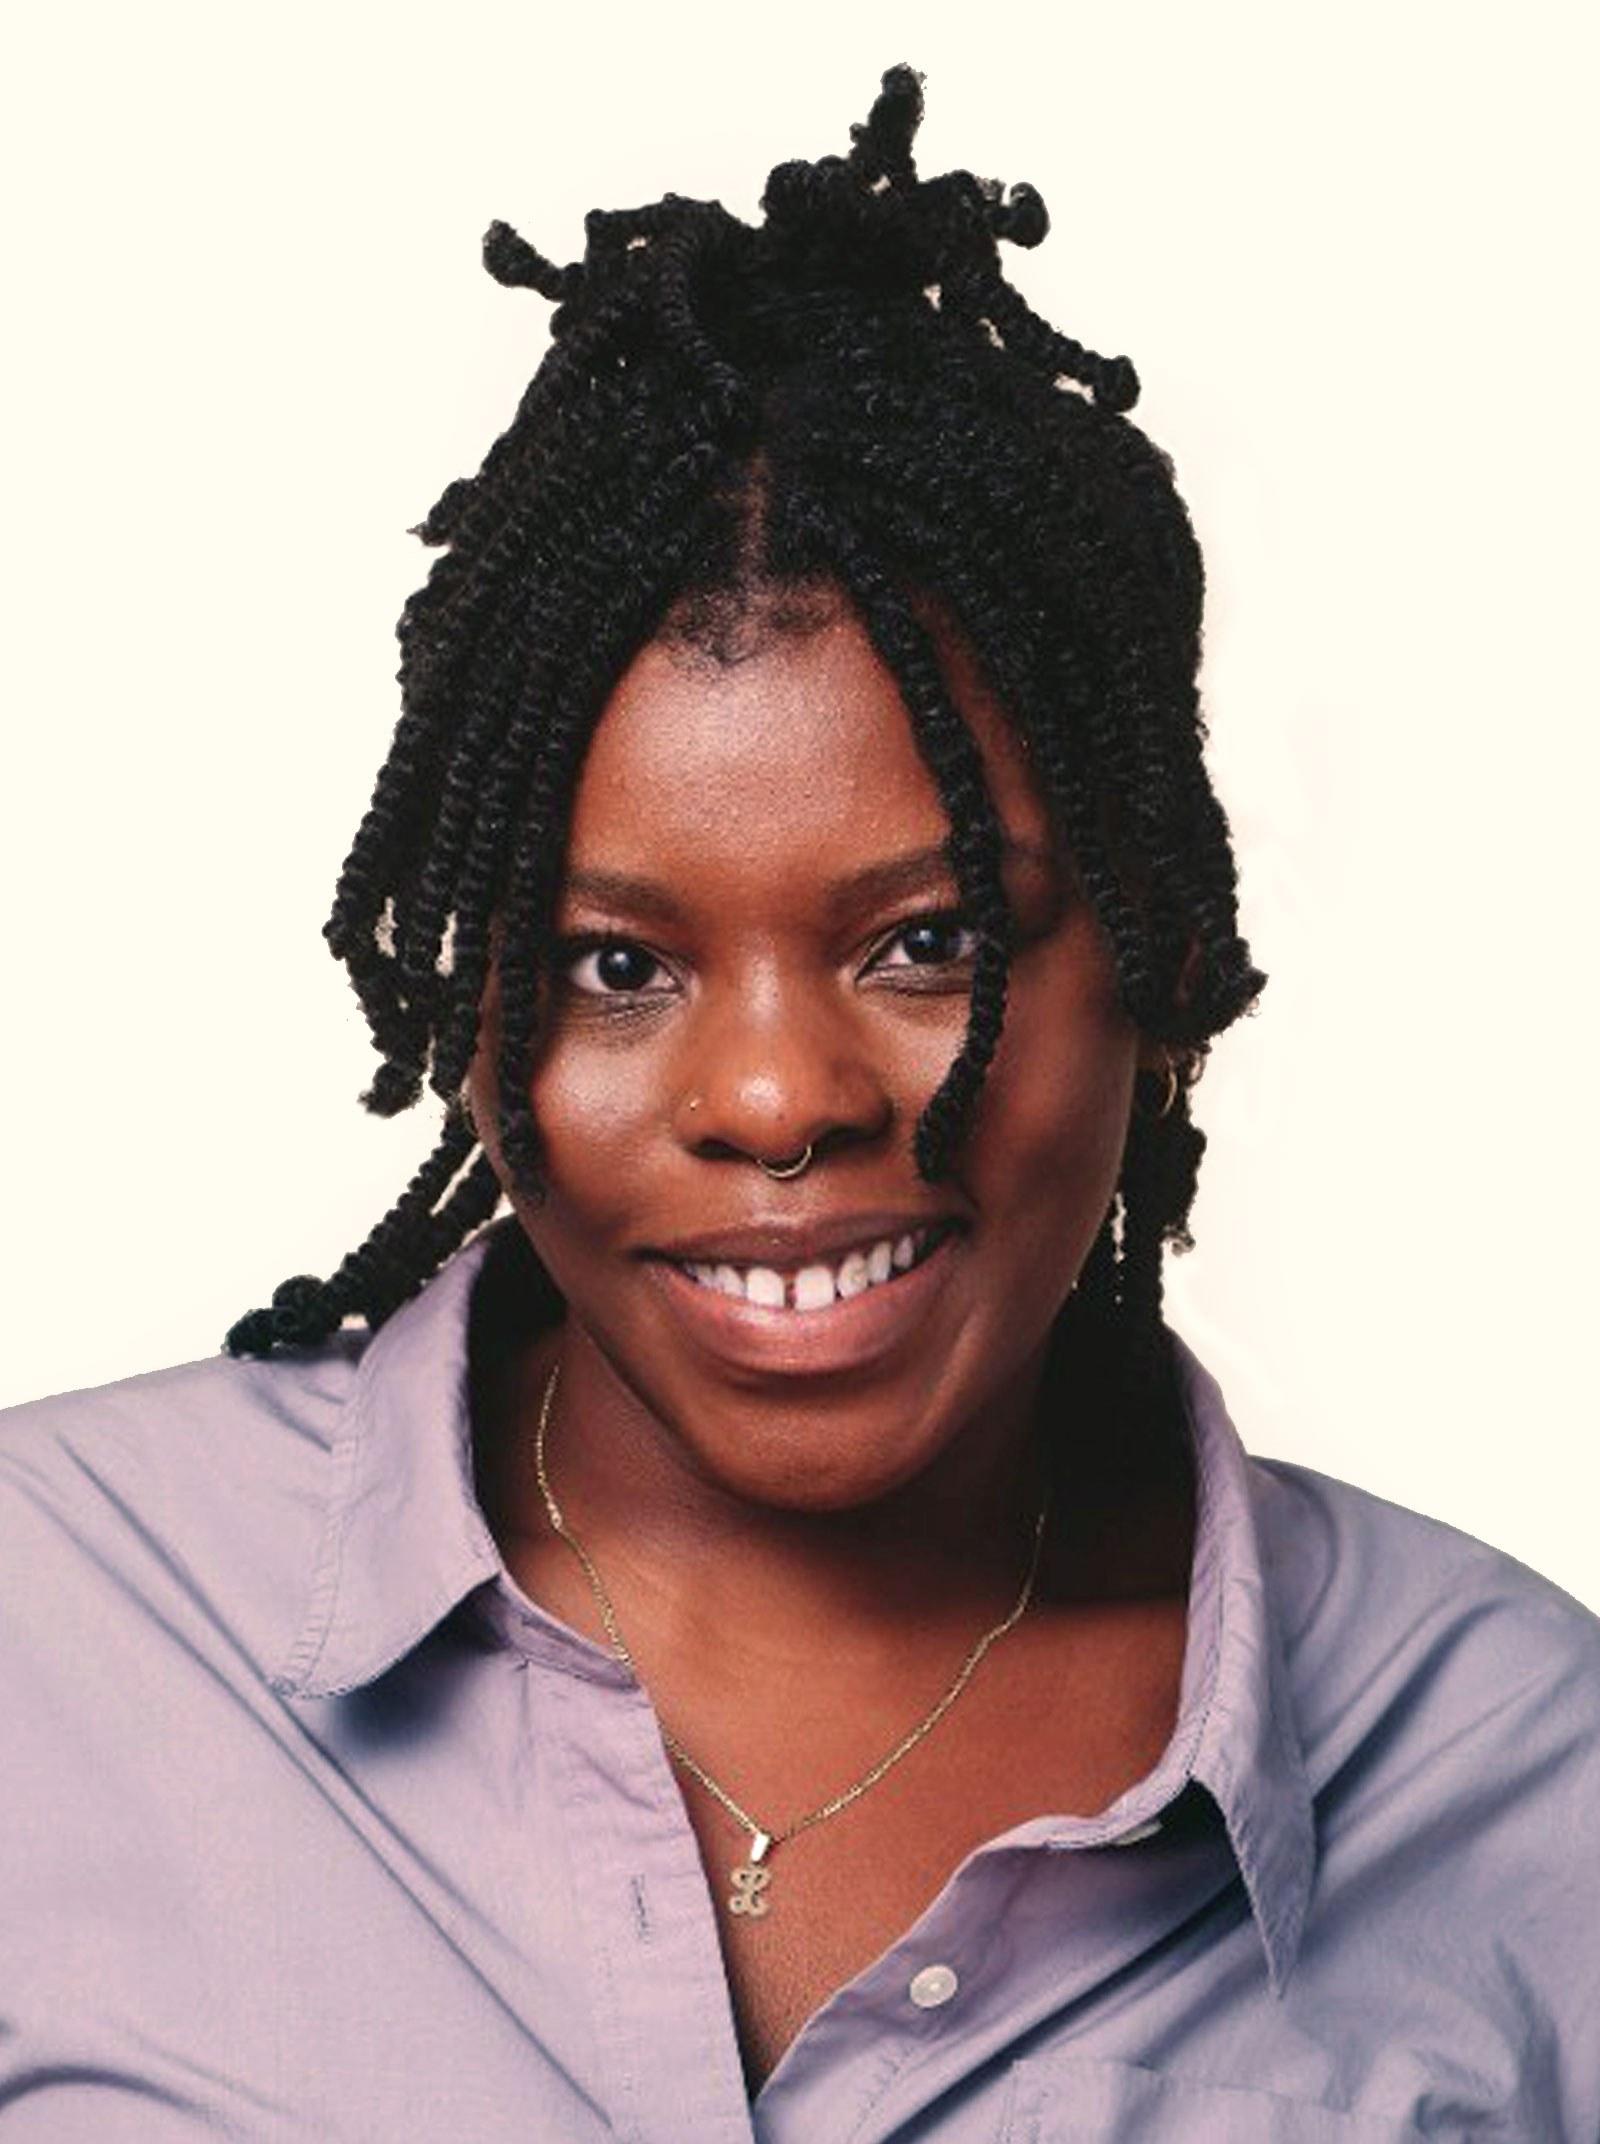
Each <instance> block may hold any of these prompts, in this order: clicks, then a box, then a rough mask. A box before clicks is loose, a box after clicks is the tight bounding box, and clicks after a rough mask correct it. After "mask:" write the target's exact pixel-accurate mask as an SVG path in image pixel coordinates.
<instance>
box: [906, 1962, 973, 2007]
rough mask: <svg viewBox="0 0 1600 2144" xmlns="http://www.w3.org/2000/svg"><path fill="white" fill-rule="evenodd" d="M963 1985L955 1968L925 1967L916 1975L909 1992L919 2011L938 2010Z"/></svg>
mask: <svg viewBox="0 0 1600 2144" xmlns="http://www.w3.org/2000/svg"><path fill="white" fill-rule="evenodd" d="M960 1985H961V1981H960V1978H959V1976H958V1975H957V1973H956V1971H955V1969H954V1967H952V1966H948V1965H925V1966H924V1967H923V1968H922V1971H921V1972H920V1973H918V1974H916V1975H914V1977H913V1979H912V1982H911V1987H910V1990H909V1993H910V1996H911V2000H912V2001H913V2002H914V2003H915V2004H916V2006H917V2008H918V2009H919V2010H937V2009H938V2008H939V2006H940V2004H941V2003H947V2002H948V2001H949V2000H950V1998H951V1996H952V1995H954V1993H955V1992H956V1989H957V1988H959V1987H960Z"/></svg>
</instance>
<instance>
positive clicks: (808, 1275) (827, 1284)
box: [794, 1266, 834, 1310]
mask: <svg viewBox="0 0 1600 2144" xmlns="http://www.w3.org/2000/svg"><path fill="white" fill-rule="evenodd" d="M833 1298H834V1286H833V1271H832V1268H831V1267H828V1266H802V1267H801V1268H800V1270H799V1272H798V1273H797V1274H796V1275H795V1277H794V1307H795V1309H796V1310H826V1309H827V1307H828V1305H829V1304H830V1303H831V1302H832V1301H833Z"/></svg>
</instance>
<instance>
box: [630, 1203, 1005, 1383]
mask: <svg viewBox="0 0 1600 2144" xmlns="http://www.w3.org/2000/svg"><path fill="white" fill-rule="evenodd" d="M915 1225H916V1226H918V1227H923V1228H925V1227H927V1226H928V1223H927V1221H926V1220H923V1221H920V1222H918V1223H917V1224H915ZM886 1232H887V1231H886ZM900 1232H901V1233H902V1234H903V1233H905V1229H904V1226H903V1217H902V1225H901V1227H900ZM705 1240H706V1241H707V1242H708V1243H709V1242H710V1240H711V1239H710V1238H707V1239H705ZM716 1240H717V1244H718V1245H719V1246H720V1245H723V1244H726V1243H730V1242H732V1243H739V1244H745V1243H747V1242H748V1241H749V1240H750V1239H749V1238H748V1237H747V1236H746V1235H744V1234H742V1233H735V1234H733V1235H732V1236H725V1237H719V1238H717V1239H716ZM773 1240H774V1239H773V1238H772V1237H770V1236H769V1237H767V1238H766V1241H767V1242H768V1243H769V1244H770V1243H771V1242H772V1241H773ZM786 1240H787V1241H789V1242H791V1243H796V1242H799V1241H800V1237H799V1235H798V1234H797V1233H794V1232H789V1233H788V1234H787V1236H786ZM805 1240H806V1249H805V1251H804V1252H803V1253H799V1254H796V1255H804V1256H809V1255H811V1252H810V1245H811V1243H812V1242H819V1243H820V1242H821V1241H822V1240H823V1239H822V1237H821V1236H816V1237H809V1236H808V1237H807V1238H806V1239H805ZM863 1240H864V1239H863V1238H862V1237H861V1236H859V1235H854V1234H852V1235H848V1236H846V1237H844V1238H843V1239H842V1241H838V1243H837V1247H838V1248H839V1249H841V1250H842V1249H848V1248H850V1247H851V1246H852V1245H854V1244H857V1243H860V1242H861V1241H863ZM962 1241H963V1238H962V1233H961V1231H960V1230H958V1229H951V1230H950V1231H949V1232H948V1233H947V1234H946V1235H945V1236H943V1238H942V1239H941V1240H940V1241H939V1242H938V1243H937V1244H935V1246H934V1247H933V1249H932V1250H930V1251H929V1253H928V1255H927V1257H926V1258H924V1259H923V1260H922V1262H921V1263H920V1264H919V1265H915V1266H913V1267H912V1268H911V1270H910V1271H909V1272H907V1273H901V1274H899V1275H897V1276H896V1278H895V1279H893V1280H891V1281H885V1282H884V1283H883V1284H882V1286H881V1287H876V1288H868V1289H866V1290H865V1291H864V1292H863V1293H862V1294H860V1295H856V1296H851V1297H850V1298H849V1299H848V1300H847V1301H843V1302H840V1301H835V1302H833V1303H831V1304H830V1305H829V1306H828V1308H827V1309H826V1310H767V1309H764V1308H762V1307H761V1305H759V1304H757V1303H749V1302H743V1301H740V1300H738V1299H736V1298H735V1297H733V1296H728V1295H723V1294H721V1293H720V1292H719V1291H717V1290H716V1289H714V1288H705V1287H702V1286H701V1284H700V1283H699V1282H698V1281H695V1280H691V1279H690V1278H689V1276H688V1274H687V1273H684V1272H681V1271H680V1270H679V1268H678V1267H677V1266H676V1265H675V1264H673V1263H671V1262H670V1261H669V1260H667V1259H665V1258H652V1259H651V1260H650V1261H649V1262H648V1264H647V1265H646V1268H645V1270H646V1273H647V1274H648V1275H649V1277H650V1280H651V1282H652V1284H653V1285H654V1286H655V1287H656V1288H658V1289H659V1291H660V1293H661V1296H662V1299H663V1301H664V1302H665V1303H666V1304H667V1306H668V1309H669V1310H670V1312H671V1314H672V1316H673V1317H674V1318H675V1319H676V1320H677V1322H678V1323H679V1325H680V1326H681V1327H682V1328H683V1330H684V1331H685V1333H686V1334H687V1335H688V1337H689V1338H690V1339H691V1340H692V1341H693V1343H694V1344H695V1346H697V1347H698V1348H700V1349H702V1350H703V1351H704V1352H705V1353H706V1354H708V1355H712V1356H715V1357H716V1359H717V1360H718V1361H719V1362H720V1363H722V1364H724V1365H725V1366H727V1367H728V1368H731V1369H735V1370H744V1371H755V1372H757V1373H765V1374H767V1375H769V1376H780V1377H827V1376H837V1375H838V1374H839V1373H840V1372H842V1371H850V1370H859V1369H863V1368H865V1367H867V1366H868V1365H870V1364H872V1363H874V1362H876V1361H879V1360H881V1359H882V1357H884V1356H886V1355H889V1354H891V1353H893V1352H894V1350H895V1349H896V1348H900V1347H904V1346H906V1345H908V1344H911V1343H914V1342H915V1341H916V1340H917V1338H918V1337H919V1335H921V1334H922V1332H923V1329H924V1325H925V1321H926V1319H927V1317H928V1314H929V1311H930V1309H931V1308H932V1306H933V1304H934V1302H935V1300H936V1298H937V1297H938V1295H939V1294H940V1293H941V1292H942V1290H943V1289H944V1288H945V1287H946V1286H947V1285H948V1284H949V1282H950V1280H951V1278H952V1276H953V1275H954V1273H955V1271H956V1261H957V1259H958V1258H959V1256H960V1252H961V1245H962ZM711 1255H714V1254H697V1255H696V1258H695V1262H696V1263H697V1264H699V1263H709V1262H710V1256H711ZM818 1255H825V1254H822V1253H818ZM738 1262H739V1261H738V1260H730V1261H729V1263H738ZM749 1262H755V1260H754V1259H753V1258H752V1259H750V1260H749Z"/></svg>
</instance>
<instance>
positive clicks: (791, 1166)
mask: <svg viewBox="0 0 1600 2144" xmlns="http://www.w3.org/2000/svg"><path fill="white" fill-rule="evenodd" d="M811 1155H812V1149H811V1147H810V1146H809V1145H807V1146H803V1147H802V1148H801V1149H800V1151H799V1153H798V1154H796V1156H795V1157H794V1159H793V1161H763V1160H762V1159H761V1158H760V1156H759V1155H758V1156H757V1157H756V1167H757V1168H758V1169H759V1170H760V1171H761V1173H762V1175H763V1176H770V1177H771V1178H772V1180H773V1182H774V1183H775V1184H786V1183H787V1182H788V1181H789V1179H790V1178H791V1177H794V1176H804V1175H805V1173H806V1171H807V1169H809V1168H810V1166H811Z"/></svg>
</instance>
